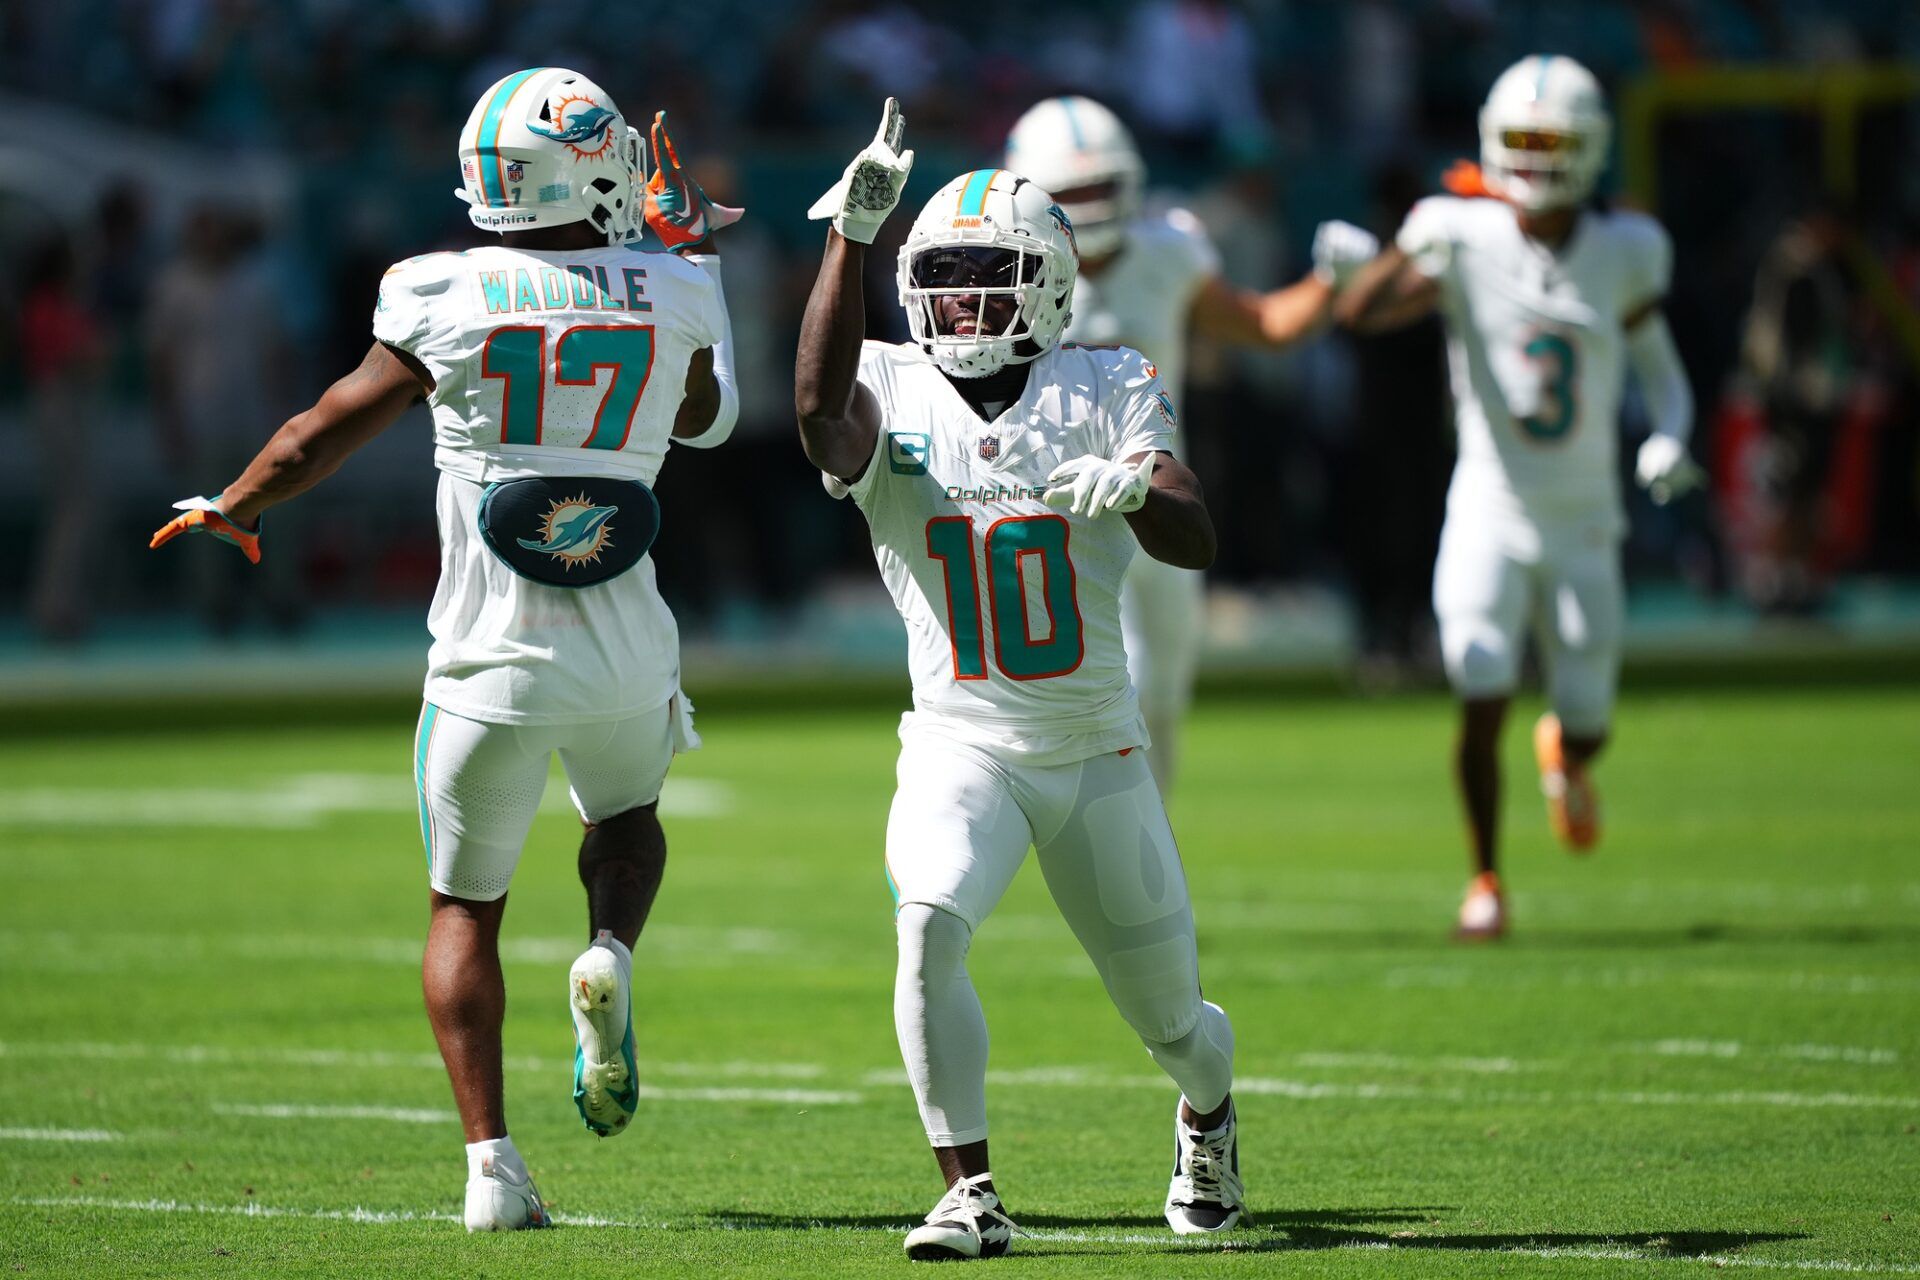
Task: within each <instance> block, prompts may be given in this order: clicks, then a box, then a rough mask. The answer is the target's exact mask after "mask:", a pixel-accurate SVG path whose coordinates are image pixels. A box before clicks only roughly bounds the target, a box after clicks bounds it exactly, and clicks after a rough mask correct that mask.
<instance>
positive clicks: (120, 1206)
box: [0, 1196, 1920, 1276]
mask: <svg viewBox="0 0 1920 1280" xmlns="http://www.w3.org/2000/svg"><path fill="white" fill-rule="evenodd" d="M0 1203H6V1204H10V1205H18V1206H21V1207H25V1208H35V1209H102V1210H107V1211H110V1212H120V1213H173V1214H199V1215H206V1216H215V1217H234V1218H295V1219H312V1220H317V1221H323V1222H355V1223H365V1224H368V1225H382V1224H387V1223H403V1222H449V1223H453V1222H459V1221H460V1218H459V1215H457V1214H452V1213H446V1212H439V1211H416V1210H408V1209H366V1208H360V1207H355V1208H351V1209H305V1208H294V1207H290V1206H285V1205H265V1204H252V1203H249V1204H205V1203H198V1202H193V1201H184V1200H110V1199H104V1198H97V1197H93V1196H12V1197H9V1198H8V1199H7V1200H5V1201H4V1202H0ZM553 1216H554V1220H555V1221H557V1222H560V1223H563V1224H565V1225H567V1226H588V1227H624V1228H628V1229H637V1230H655V1231H699V1230H703V1229H705V1230H716V1231H762V1230H778V1229H777V1228H766V1227H763V1226H761V1225H760V1224H759V1223H757V1222H754V1221H752V1220H751V1219H743V1220H734V1219H729V1218H718V1219H701V1220H697V1221H692V1222H688V1221H678V1222H674V1221H664V1220H662V1221H652V1222H648V1221H634V1220H628V1219H620V1218H604V1217H599V1216H596V1215H593V1214H569V1213H564V1212H562V1213H555V1214H554V1215H553ZM907 1227H908V1224H907V1223H906V1222H905V1221H903V1222H901V1223H900V1224H899V1225H898V1226H890V1227H881V1226H860V1227H854V1226H832V1227H805V1228H799V1227H796V1228H790V1230H796V1231H798V1230H809V1231H829V1232H834V1233H844V1234H848V1235H875V1234H880V1235H897V1234H904V1233H905V1232H906V1230H907ZM1020 1234H1021V1236H1022V1237H1023V1238H1026V1239H1030V1240H1045V1241H1057V1242H1061V1243H1066V1244H1151V1245H1158V1246H1160V1247H1162V1248H1165V1247H1167V1246H1175V1247H1186V1248H1191V1249H1194V1250H1198V1251H1202V1252H1211V1251H1214V1250H1219V1251H1221V1252H1230V1251H1233V1249H1234V1247H1235V1245H1236V1244H1238V1245H1240V1246H1241V1247H1243V1248H1244V1247H1249V1246H1254V1245H1260V1246H1264V1247H1265V1248H1266V1249H1267V1250H1269V1251H1272V1252H1280V1253H1286V1252H1308V1250H1292V1249H1289V1248H1288V1247H1287V1246H1286V1245H1285V1244H1284V1243H1280V1244H1279V1247H1278V1248H1277V1249H1275V1248H1274V1247H1273V1245H1274V1243H1275V1239H1274V1235H1275V1233H1272V1232H1262V1233H1260V1234H1258V1235H1256V1234H1253V1233H1251V1232H1249V1233H1246V1234H1243V1235H1240V1236H1238V1237H1237V1238H1235V1237H1229V1238H1226V1239H1217V1240H1216V1239H1203V1240H1192V1239H1182V1238H1181V1237H1179V1236H1175V1235H1173V1234H1172V1233H1171V1232H1158V1233H1156V1232H1150V1231H1071V1230H1039V1231H1027V1230H1022V1231H1021V1232H1020ZM1014 1248H1015V1252H1016V1253H1017V1252H1018V1249H1019V1246H1018V1245H1017V1244H1016V1245H1015V1246H1014ZM1333 1248H1335V1249H1338V1250H1365V1251H1368V1252H1376V1251H1377V1252H1381V1253H1448V1254H1485V1255H1491V1256H1494V1257H1512V1258H1546V1259H1555V1258H1581V1259H1591V1260H1594V1261H1620V1262H1660V1263H1669V1264H1681V1265H1695V1266H1707V1267H1750V1268H1754V1269H1758V1270H1765V1271H1812V1272H1827V1273H1838V1274H1844V1275H1899V1276H1907V1275H1920V1266H1915V1265H1911V1264H1908V1263H1900V1262H1888V1263H1873V1262H1849V1261H1846V1260H1845V1259H1840V1258H1751V1257H1745V1256H1742V1255H1740V1254H1737V1253H1713V1254H1673V1253H1663V1252H1657V1251H1654V1250H1649V1249H1643V1248H1639V1247H1636V1246H1633V1245H1587V1246H1567V1247H1562V1246H1553V1245H1544V1246H1527V1245H1513V1246H1508V1247H1504V1248H1498V1247H1496V1248H1485V1249H1467V1248H1458V1247H1455V1246H1452V1245H1450V1244H1448V1243H1447V1241H1446V1237H1445V1236H1428V1237H1425V1238H1423V1239H1421V1240H1419V1241H1417V1242H1414V1243H1411V1244H1405V1245H1402V1244H1395V1243H1392V1242H1390V1241H1384V1240H1381V1241H1355V1242H1353V1243H1351V1244H1343V1245H1335V1246H1333Z"/></svg>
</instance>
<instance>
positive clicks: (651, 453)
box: [373, 245, 726, 724]
mask: <svg viewBox="0 0 1920 1280" xmlns="http://www.w3.org/2000/svg"><path fill="white" fill-rule="evenodd" d="M373 332H374V336H375V337H376V338H378V339H379V340H380V341H382V342H385V343H388V344H390V345H392V346H395V347H398V348H400V349H401V350H403V351H406V352H408V353H410V354H411V355H412V356H413V357H414V358H415V359H417V360H419V361H420V363H421V364H422V365H424V366H425V367H426V369H427V371H428V372H429V373H431V374H432V375H433V379H434V392H433V395H432V396H431V397H430V398H429V401H428V403H429V405H430V406H431V408H432V411H433V434H434V464H435V465H436V466H437V467H438V468H439V469H440V472H441V476H440V496H439V518H440V547H441V551H440V585H439V588H438V590H437V591H436V592H435V594H434V600H433V607H432V609H431V611H430V612H429V614H428V618H427V626H428V629H429V630H430V631H431V632H432V633H433V648H432V651H431V653H430V655H429V658H428V674H427V691H426V697H427V700H428V701H429V702H432V703H433V704H435V705H436V706H440V707H444V708H446V709H447V710H449V711H452V712H454V713H455V714H457V715H463V716H467V717H468V718H470V719H475V720H484V721H489V722H493V723H503V724H553V723H567V722H571V721H587V720H612V719H620V718H624V717H626V716H630V715H638V714H640V713H642V712H645V711H648V710H651V709H652V708H654V707H658V706H660V705H662V704H664V703H665V702H666V701H667V699H668V698H670V697H672V696H673V694H674V692H675V690H676V689H677V688H678V687H679V670H680V645H679V632H678V630H677V628H676V627H675V625H674V621H673V615H672V613H671V612H669V611H668V609H667V606H666V603H665V602H664V601H663V600H661V599H660V593H659V590H658V588H657V587H656V586H655V583H654V572H653V560H652V558H651V557H648V558H646V559H643V560H641V561H640V563H639V564H637V565H635V566H634V567H633V568H632V569H630V570H628V571H627V572H626V573H624V574H622V575H621V576H619V577H617V578H614V579H612V580H611V581H608V582H605V583H602V584H599V585H597V586H590V587H581V588H569V587H555V586H548V585H546V584H544V583H540V582H535V581H532V580H531V579H528V578H524V577H521V576H520V575H519V574H518V573H516V572H514V571H513V570H512V569H511V568H509V567H508V566H507V565H506V564H505V563H504V562H503V561H501V560H500V558H499V557H498V556H496V555H495V554H494V553H493V552H492V551H491V550H489V549H488V547H487V545H486V543H485V541H484V540H483V539H482V537H481V535H480V532H479V528H478V512H479V504H480V501H481V498H482V496H483V495H484V493H485V486H487V485H489V484H492V483H494V482H496V481H507V480H519V479H525V478H528V477H534V476H560V477H565V476H612V477H616V478H619V479H624V480H635V481H638V482H640V483H642V484H645V485H649V486H651V485H652V483H653V481H654V478H655V477H656V476H657V475H658V474H659V471H660V464H661V462H662V460H663V459H664V458H665V456H666V452H667V447H668V444H669V441H670V438H671V434H672V431H673V422H674V418H675V416H676V414H677V413H678V412H679V408H680V402H681V400H682V399H683V397H684V395H685V391H686V380H687V366H688V363H689V361H690V360H691V359H692V357H693V354H694V352H696V351H698V350H700V349H701V348H703V347H711V346H713V345H714V344H715V343H716V342H719V341H722V340H723V339H724V336H725V333H726V313H725V310H724V307H723V303H722V301H721V298H720V291H719V286H718V285H717V284H716V283H715V282H714V281H713V279H712V278H710V277H709V276H708V275H707V273H706V272H705V271H704V270H702V269H701V268H700V267H699V266H698V265H696V264H694V263H691V262H688V261H685V260H683V259H681V258H678V257H675V256H674V255H672V254H663V253H638V252H635V251H632V250H629V249H626V248H605V249H574V250H539V251H532V250H521V249H510V248H507V247H506V246H504V245H490V246H487V247H485V248H479V249H469V250H466V251H464V252H459V253H431V254H426V255H424V256H422V257H418V258H411V259H408V260H407V261H405V262H402V263H399V264H397V265H395V266H394V267H392V268H390V269H389V270H388V272H387V274H386V276H385V278H384V279H383V280H382V281H381V283H380V301H379V303H378V304H377V306H376V308H375V310H374V316H373ZM606 528H607V535H606V536H608V537H609V538H611V539H615V540H617V539H618V538H619V537H620V536H621V529H620V517H619V516H618V515H616V516H615V517H614V518H613V519H612V520H611V521H610V522H609V523H608V525H607V526H606Z"/></svg>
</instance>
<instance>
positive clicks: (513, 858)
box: [413, 696, 679, 902]
mask: <svg viewBox="0 0 1920 1280" xmlns="http://www.w3.org/2000/svg"><path fill="white" fill-rule="evenodd" d="M678 700H679V699H678V697H677V696H676V697H675V699H674V700H672V701H669V702H667V703H666V704H664V705H662V706H659V707H656V708H655V709H654V710H652V711H649V712H646V713H644V714H642V715H638V716H633V717H631V718H629V719H626V720H601V721H595V722H592V723H587V724H551V725H514V724H487V723H484V722H482V721H479V720H469V719H467V718H466V717H464V716H457V715H455V714H454V713H453V712H451V711H447V710H444V709H442V708H440V707H436V706H434V705H433V704H432V703H430V702H429V703H427V704H426V705H425V706H424V707H422V708H421V711H420V727H419V729H418V730H417V731H416V733H415V735H414V747H413V782H414V789H415V791H417V792H418V794H419V797H420V839H421V841H422V842H423V843H424V844H425V845H426V847H427V877H428V880H429V882H430V883H431V884H432V885H433V887H434V888H435V889H436V890H438V891H439V892H441V893H444V894H446V895H448V896H449V897H454V898H466V899H469V900H471V901H474V902H492V901H493V900H494V899H496V898H498V897H499V896H500V895H501V894H503V893H505V892H506V891H507V886H508V884H509V883H511V881H512V880H513V871H514V868H515V867H516V866H517V865H518V864H519V862H520V849H521V846H523V845H524V844H526V842H527V832H528V831H529V830H531V829H532V827H533V817H534V814H536V813H538V812H539V810H540V797H541V796H542V795H543V794H544V793H545V792H546V789H547V768H548V764H549V762H550V761H551V760H552V757H553V753H554V752H556V751H558V752H559V753H560V764H561V766H562V767H563V768H564V769H565V770H566V772H567V783H568V787H569V794H571V796H572V797H573V805H574V808H575V809H577V810H578V811H579V813H580V817H581V820H582V821H585V822H603V821H605V820H606V819H608V818H611V817H615V816H616V815H618V814H622V813H625V812H627V811H628V810H629V809H637V808H639V807H640V806H641V805H647V804H652V803H653V802H654V801H656V800H658V799H659V798H660V784H661V782H662V781H663V780H665V778H666V776H667V766H668V765H669V764H671V763H672V762H673V752H674V742H675V727H676V723H677V719H676V718H677V716H678V714H679V709H678V707H677V705H676V704H677V702H678Z"/></svg>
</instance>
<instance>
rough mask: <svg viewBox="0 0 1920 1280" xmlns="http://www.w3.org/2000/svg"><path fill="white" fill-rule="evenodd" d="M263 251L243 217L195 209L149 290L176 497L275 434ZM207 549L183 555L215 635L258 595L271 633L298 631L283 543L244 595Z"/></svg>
mask: <svg viewBox="0 0 1920 1280" xmlns="http://www.w3.org/2000/svg"><path fill="white" fill-rule="evenodd" d="M259 240H260V227H259V225H258V224H257V223H256V222H255V221H254V220H253V219H252V218H251V217H250V216H248V215H244V214H237V213H233V212H229V211H226V210H223V209H221V208H218V207H215V206H211V205H202V206H199V207H198V208H196V209H195V210H194V211H193V212H192V214H191V215H190V216H189V218H188V222H187V228H186V231H185V234H184V236H183V242H182V247H181V253H180V256H179V257H178V258H177V259H176V260H175V261H174V262H173V263H172V264H171V265H170V266H168V267H167V268H166V269H165V270H164V271H162V273H161V274H160V277H159V279H158V280H157V282H156V283H155V285H154V290H153V299H152V303H151V305H150V307H149V310H148V313H147V341H148V351H149V366H150V379H151V383H152V391H153V411H154V422H155V426H156V428H157V429H158V431H159V440H160V450H161V455H162V457H163V458H164V459H165V460H166V462H167V464H168V466H169V468H170V469H171V470H172V472H173V473H174V474H175V475H176V476H177V477H178V481H179V484H180V485H181V486H182V487H183V491H189V492H193V493H202V492H207V491H208V490H209V489H210V487H212V486H215V485H224V484H225V483H226V482H227V481H228V480H231V479H232V478H233V477H235V476H237V475H239V474H240V472H241V470H242V469H243V468H244V467H245V466H246V464H247V463H248V462H249V461H251V460H252V458H253V455H254V454H255V453H256V452H258V451H259V448H260V446H261V445H262V444H263V443H264V442H265V441H266V439H267V437H268V436H269V435H271V434H272V432H273V431H274V429H275V428H277V427H278V426H279V425H280V420H279V417H278V416H277V410H279V409H280V408H282V407H283V406H284V405H285V404H286V402H287V391H286V388H287V372H288V368H287V366H288V363H289V359H288V353H287V352H286V350H285V344H284V340H283V336H282V328H281V323H280V316H279V308H278V305H277V302H276V299H275V296H274V294H273V291H272V290H271V288H270V287H269V283H268V281H267V279H266V277H265V275H264V274H263V273H262V272H261V271H260V270H259V269H258V266H259V263H258V257H257V254H256V250H257V248H258V245H259ZM215 492H217V490H215ZM205 541H207V545H206V546H205V547H200V546H195V547H192V548H187V550H190V551H192V552H196V553H197V552H202V551H204V552H206V554H203V555H196V556H195V559H194V566H193V575H194V592H195V596H196V599H197V602H198V604H199V605H200V607H201V609H202V610H203V611H204V613H205V616H206V618H207V620H208V622H209V623H210V624H211V625H212V627H213V628H214V630H215V631H216V632H219V633H222V634H225V633H229V632H231V631H232V630H233V629H234V628H235V627H236V626H238V625H239V621H240V612H241V608H242V602H243V598H244V597H246V596H253V597H260V596H264V597H265V599H266V604H267V607H268V610H269V613H270V616H271V617H272V618H273V620H274V621H275V622H276V624H278V625H281V626H289V625H292V624H293V623H294V622H295V621H296V620H297V618H298V614H299V591H298V586H297V583H296V582H295V581H294V579H293V578H292V577H291V576H290V573H291V571H293V570H294V569H295V568H296V565H295V563H294V554H293V551H294V548H293V547H292V546H291V545H287V544H286V543H285V541H284V539H282V540H281V541H282V550H281V551H280V554H279V555H277V556H268V557H266V558H265V559H264V560H263V561H262V563H261V566H260V571H259V572H258V573H257V574H255V575H253V576H254V578H255V579H256V582H255V584H254V585H253V586H252V587H251V589H250V590H248V591H247V592H245V593H243V592H242V591H241V588H240V582H239V575H240V574H241V573H243V572H245V571H246V570H247V568H248V566H247V565H246V563H245V562H244V561H243V560H241V559H240V558H239V557H237V556H234V555H232V554H231V553H230V552H229V553H228V554H225V555H222V554H219V553H220V552H221V551H225V550H227V549H226V548H222V547H218V546H217V545H215V544H214V543H212V541H211V540H205ZM269 566H272V567H269ZM259 580H264V583H263V585H264V590H262V589H261V585H262V584H261V583H260V581H259Z"/></svg>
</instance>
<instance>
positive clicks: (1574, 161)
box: [1480, 53, 1613, 213]
mask: <svg viewBox="0 0 1920 1280" xmlns="http://www.w3.org/2000/svg"><path fill="white" fill-rule="evenodd" d="M1612 138H1613V118H1612V117H1611V116H1610V115H1608V114H1607V100H1606V96H1605V95H1604V94H1603V93H1601V91H1600V82H1599V81H1598V80H1595V79H1594V78H1593V72H1591V71H1589V70H1587V69H1586V68H1585V67H1583V66H1581V65H1580V64H1579V63H1577V62H1575V61H1574V60H1573V59H1572V58H1568V57H1562V56H1559V55H1556V54H1550V53H1546V54H1542V53H1536V54H1532V55H1530V56H1528V57H1525V58H1522V59H1521V60H1520V61H1518V62H1516V63H1514V64H1513V65H1512V66H1511V67H1508V68H1507V69H1506V71H1504V72H1503V73H1501V76H1500V78H1499V79H1498V80H1495V81H1494V82H1493V88H1492V89H1491V90H1490V91H1489V92H1488V94H1487V103H1486V105H1485V106H1483V107H1481V108H1480V168H1481V171H1482V172H1483V173H1484V174H1485V175H1486V180H1487V185H1488V186H1490V187H1492V188H1493V189H1494V190H1495V191H1497V192H1498V193H1499V194H1500V195H1501V196H1502V197H1504V198H1505V199H1506V200H1508V201H1509V202H1510V203H1512V204H1514V205H1516V206H1518V207H1519V208H1521V209H1525V210H1526V211H1528V212H1529V213H1540V212H1544V211H1546V210H1548V209H1566V208H1571V207H1572V206H1574V205H1577V204H1579V203H1580V202H1581V201H1583V200H1585V199H1586V198H1587V197H1588V196H1589V195H1591V194H1593V184H1594V183H1595V182H1597V181H1599V179H1600V171H1601V170H1602V169H1603V168H1605V167H1606V163H1607V147H1608V144H1609V143H1610V142H1611V141H1612Z"/></svg>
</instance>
